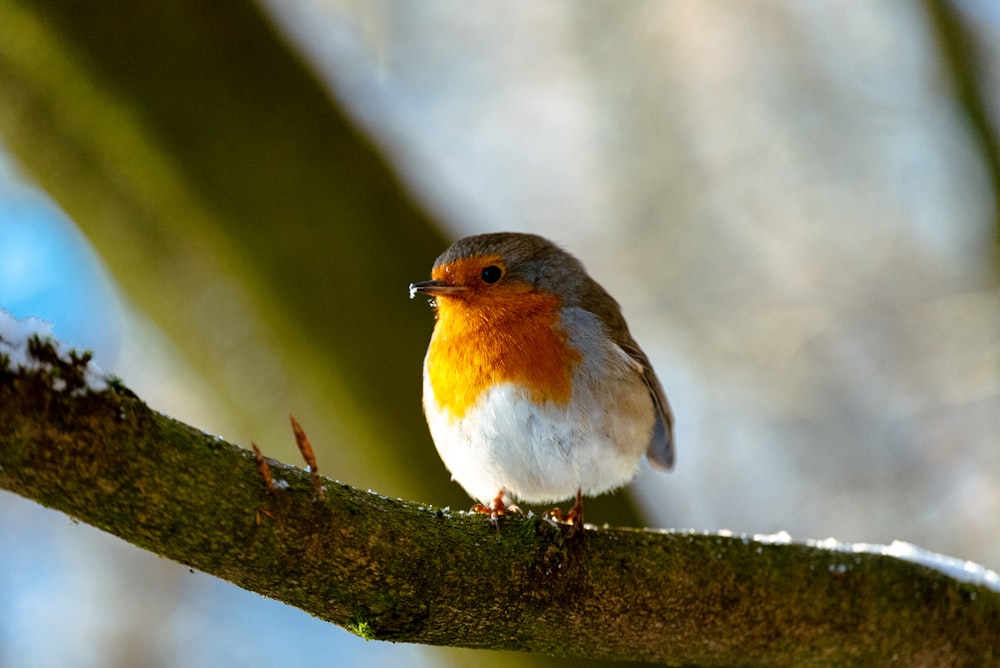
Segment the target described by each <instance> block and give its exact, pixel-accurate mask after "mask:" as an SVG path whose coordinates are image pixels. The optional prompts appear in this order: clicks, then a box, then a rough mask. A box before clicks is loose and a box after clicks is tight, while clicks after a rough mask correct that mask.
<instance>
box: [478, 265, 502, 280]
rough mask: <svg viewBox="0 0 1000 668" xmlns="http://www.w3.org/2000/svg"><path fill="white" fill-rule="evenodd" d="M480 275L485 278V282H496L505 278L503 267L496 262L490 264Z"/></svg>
mask: <svg viewBox="0 0 1000 668" xmlns="http://www.w3.org/2000/svg"><path fill="white" fill-rule="evenodd" d="M480 277H481V278H482V279H483V283H490V284H492V283H496V282H497V281H499V280H500V279H501V278H503V269H501V268H500V267H498V266H496V265H495V264H491V265H490V266H488V267H486V268H485V269H483V273H482V274H480Z"/></svg>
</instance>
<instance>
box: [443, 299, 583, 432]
mask: <svg viewBox="0 0 1000 668" xmlns="http://www.w3.org/2000/svg"><path fill="white" fill-rule="evenodd" d="M484 297H485V296H484ZM484 297H481V298H473V299H465V298H462V299H456V298H453V297H438V299H437V301H438V320H437V323H436V325H435V327H434V334H433V335H432V337H431V344H430V349H429V350H428V353H427V355H428V357H427V373H428V375H429V377H430V383H431V387H432V388H433V390H434V397H435V398H436V399H437V402H438V404H439V405H440V406H441V407H442V408H443V409H445V410H447V411H449V412H450V413H451V414H452V416H453V417H456V418H460V417H462V416H463V415H465V413H466V411H467V410H468V409H469V408H470V407H471V406H473V405H474V404H475V403H476V401H477V400H478V399H479V397H480V395H481V394H482V393H483V392H484V391H486V390H488V389H489V388H490V387H492V386H493V385H495V384H497V383H514V384H517V385H520V386H521V387H524V388H525V389H527V390H528V391H529V392H530V396H531V398H532V400H534V401H535V402H537V403H545V402H553V403H556V404H563V405H565V404H566V403H567V402H568V401H569V399H570V396H571V394H572V389H573V388H572V377H573V367H574V366H575V365H576V364H578V363H579V362H580V359H581V358H580V353H579V352H577V351H576V350H575V349H573V348H571V347H570V346H569V345H568V343H567V336H566V333H565V332H564V331H563V330H562V328H561V327H560V324H559V314H558V308H559V299H558V297H554V296H551V295H543V294H538V293H534V292H520V291H517V292H512V293H510V294H503V295H502V297H500V295H499V294H498V295H497V296H496V297H494V296H491V298H490V299H485V298H484Z"/></svg>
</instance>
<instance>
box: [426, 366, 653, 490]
mask: <svg viewBox="0 0 1000 668" xmlns="http://www.w3.org/2000/svg"><path fill="white" fill-rule="evenodd" d="M619 389H620V388H619ZM609 401H611V402H612V403H613V404H614V410H602V409H600V408H599V407H600V406H604V405H607V404H608V402H609ZM580 407H587V408H588V409H589V410H582V409H581V408H580ZM424 410H425V413H426V415H427V422H428V424H429V426H430V431H431V435H432V437H433V438H434V444H435V446H436V447H437V450H438V453H439V454H440V455H441V459H442V460H443V461H444V463H445V465H446V466H447V467H448V470H449V471H450V472H451V475H452V478H453V479H454V480H455V481H456V482H458V483H459V484H460V485H461V486H462V487H464V488H465V490H466V491H467V492H468V493H469V495H470V496H472V497H473V498H474V499H477V500H478V501H480V502H482V503H484V504H488V503H489V501H490V500H491V499H493V498H494V497H495V496H496V495H497V493H498V492H500V491H501V490H503V491H504V492H505V493H506V495H507V497H508V498H507V501H508V502H509V501H511V500H513V499H517V500H520V501H524V502H527V503H550V502H557V501H561V500H563V499H568V498H571V497H573V496H574V495H575V494H576V491H577V489H582V490H583V493H584V494H587V495H595V494H600V493H602V492H606V491H609V490H612V489H615V488H617V487H620V486H622V485H624V484H625V483H627V482H628V481H630V480H631V479H632V478H633V477H634V476H635V472H636V469H637V467H638V462H639V459H640V458H641V456H642V454H643V452H645V450H646V447H647V446H648V444H649V439H650V435H651V433H652V429H653V420H654V417H653V410H652V402H651V399H650V397H649V393H648V391H647V390H646V388H645V387H644V386H643V384H642V381H641V380H640V379H639V377H638V376H637V375H635V377H634V382H628V383H627V384H626V386H625V391H624V392H618V393H617V394H616V395H615V396H614V397H613V398H612V397H611V396H609V395H608V393H606V392H605V391H602V389H601V388H599V387H588V386H586V383H576V384H575V385H574V394H573V400H571V401H570V402H569V403H568V404H567V405H565V406H559V405H556V404H553V403H548V404H545V405H543V406H539V405H537V404H535V403H533V402H532V401H531V400H530V399H529V398H528V393H527V391H526V390H524V389H523V388H520V387H517V386H515V385H512V384H504V385H498V386H496V387H493V388H492V389H490V390H488V391H486V392H484V393H483V395H482V396H480V397H479V400H478V401H477V402H476V404H475V405H474V406H473V407H472V408H470V409H469V410H468V411H467V412H466V414H465V415H464V416H463V417H462V418H459V419H453V418H452V417H451V416H450V415H449V414H447V413H446V412H445V411H442V410H441V408H440V407H439V405H438V402H437V401H436V399H435V398H434V394H433V389H432V388H431V387H430V383H429V382H427V380H426V374H425V382H424Z"/></svg>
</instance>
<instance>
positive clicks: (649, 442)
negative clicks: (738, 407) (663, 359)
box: [410, 232, 674, 527]
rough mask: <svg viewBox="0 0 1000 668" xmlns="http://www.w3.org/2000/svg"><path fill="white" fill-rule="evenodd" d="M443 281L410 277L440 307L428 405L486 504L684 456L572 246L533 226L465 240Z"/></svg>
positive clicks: (578, 518) (459, 471)
mask: <svg viewBox="0 0 1000 668" xmlns="http://www.w3.org/2000/svg"><path fill="white" fill-rule="evenodd" d="M431 277H432V280H430V281H423V282H421V283H413V284H411V285H410V297H411V298H412V297H414V296H416V295H417V294H418V293H419V294H424V295H429V296H430V297H431V305H432V306H433V307H434V308H435V310H436V312H437V321H436V323H435V325H434V333H433V334H432V336H431V342H430V346H429V347H428V349H427V356H426V357H425V358H424V389H423V393H424V397H423V404H424V413H425V415H426V416H427V423H428V425H429V427H430V432H431V436H432V437H433V439H434V444H435V446H436V447H437V451H438V454H440V456H441V459H442V460H443V461H444V463H445V466H447V467H448V470H449V471H450V472H451V474H452V478H453V479H454V480H455V481H457V482H458V483H459V484H460V485H461V486H462V487H463V488H464V489H465V491H466V492H468V493H469V495H470V496H472V498H473V499H475V500H476V501H478V503H477V504H476V505H475V506H474V507H473V510H474V511H476V512H481V513H485V514H489V515H490V517H491V521H492V522H493V523H494V524H496V523H497V518H498V517H500V516H502V515H504V514H507V513H509V512H511V511H518V509H517V507H516V506H514V505H512V504H513V502H514V501H515V500H519V501H522V502H525V503H550V502H559V501H562V500H564V499H571V498H573V497H574V495H575V497H576V503H575V505H574V506H573V507H572V509H571V510H570V511H569V513H568V514H567V515H566V516H565V517H563V516H562V513H561V512H559V511H558V510H554V511H552V512H553V515H554V516H555V517H556V518H558V519H562V520H564V521H571V522H573V524H574V525H575V526H577V527H582V526H583V495H585V494H586V495H588V496H594V495H597V494H601V493H603V492H607V491H609V490H612V489H615V488H618V487H621V486H622V485H624V484H626V483H628V482H629V481H630V480H631V479H632V478H633V477H634V476H635V474H636V471H637V469H638V464H639V459H640V458H641V456H642V453H643V452H645V453H646V456H647V457H648V458H649V461H650V463H652V464H653V466H655V467H656V468H659V469H663V470H669V469H671V468H672V467H673V464H674V441H673V414H672V413H671V410H670V405H669V404H668V403H667V398H666V396H665V395H664V393H663V388H662V387H661V386H660V381H659V380H658V379H657V377H656V373H655V372H654V371H653V367H652V366H651V365H650V363H649V359H648V358H647V357H646V355H645V353H643V352H642V350H641V349H640V348H639V345H638V344H637V343H636V342H635V339H633V338H632V335H631V334H629V331H628V326H627V325H626V324H625V319H624V318H623V317H622V314H621V308H620V307H619V305H618V302H616V301H615V300H614V299H613V298H612V297H611V295H609V294H608V293H607V292H606V291H605V290H604V288H602V287H601V286H600V285H598V283H597V282H596V281H594V280H593V279H592V278H591V277H590V276H589V275H588V274H587V271H586V270H585V269H584V267H583V264H581V263H580V261H579V260H577V259H576V258H575V257H573V256H572V255H570V254H569V253H567V252H566V251H564V250H563V249H561V248H560V247H558V246H556V245H555V244H554V243H552V242H551V241H548V240H547V239H544V238H542V237H540V236H538V235H535V234H518V233H512V232H501V233H495V234H480V235H476V236H471V237H466V238H464V239H460V240H459V241H456V242H455V243H454V244H452V245H451V246H450V247H449V248H448V249H447V250H445V252H444V253H443V254H442V255H441V256H440V257H438V259H437V260H436V261H435V263H434V267H433V269H432V271H431Z"/></svg>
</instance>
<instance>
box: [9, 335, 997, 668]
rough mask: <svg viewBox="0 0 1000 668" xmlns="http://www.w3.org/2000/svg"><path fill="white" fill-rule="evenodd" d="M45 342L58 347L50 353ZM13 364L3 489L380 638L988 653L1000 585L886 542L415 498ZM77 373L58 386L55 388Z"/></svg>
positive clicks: (735, 650)
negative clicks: (835, 543) (343, 479)
mask: <svg viewBox="0 0 1000 668" xmlns="http://www.w3.org/2000/svg"><path fill="white" fill-rule="evenodd" d="M37 350H38V347H37V346H36V351H37ZM34 356H35V358H36V359H39V360H40V361H42V362H43V363H41V364H39V365H36V366H38V367H39V368H38V369H36V370H28V369H25V368H23V367H22V368H19V369H11V368H7V367H8V361H7V360H5V361H4V363H3V368H0V487H2V488H4V489H7V490H10V491H13V492H15V493H17V494H20V495H22V496H25V497H27V498H30V499H34V500H35V501H37V502H39V503H41V504H43V505H46V506H48V507H51V508H54V509H57V510H60V511H62V512H64V513H67V514H69V515H71V516H73V517H75V518H77V519H79V520H80V521H83V522H87V523H89V524H93V525H94V526H97V527H99V528H101V529H104V530H105V531H108V532H110V533H112V534H114V535H116V536H119V537H121V538H123V539H125V540H127V541H129V542H131V543H134V544H135V545H138V546H140V547H142V548H145V549H147V550H150V551H152V552H155V553H156V554H158V555H161V556H164V557H167V558H170V559H174V560H176V561H178V562H181V563H183V564H187V565H189V566H191V567H194V568H198V569H201V570H203V571H205V572H207V573H211V574H213V575H216V576H218V577H220V578H223V579H225V580H228V581H230V582H233V583H235V584H237V585H239V586H241V587H243V588H245V589H248V590H251V591H255V592H258V593H260V594H262V595H264V596H268V597H271V598H274V599H277V600H280V601H283V602H285V603H288V604H290V605H294V606H297V607H299V608H302V609H303V610H305V611H307V612H309V613H311V614H313V615H316V616H318V617H321V618H323V619H325V620H328V621H330V622H333V623H335V624H338V625H340V626H342V627H344V628H346V629H348V630H351V631H353V632H355V633H358V634H360V635H363V636H364V637H366V638H373V639H383V640H392V641H397V642H412V643H424V644H431V645H450V646H460V647H472V648H491V649H516V650H522V651H527V652H542V653H546V654H552V655H557V656H566V657H581V658H582V657H588V658H614V659H630V660H643V661H659V662H663V663H668V664H671V665H690V666H721V665H729V666H732V665H741V666H810V665H816V666H819V665H822V666H831V665H852V666H855V665H883V664H886V663H889V662H897V663H899V665H914V666H915V665H926V666H930V665H933V666H984V665H992V664H994V663H996V662H997V661H998V660H1000V645H998V643H997V638H998V637H1000V594H998V593H997V592H994V591H990V590H989V589H987V588H985V587H982V586H976V585H971V584H963V583H959V582H956V581H955V580H953V579H951V578H949V577H948V576H946V575H944V574H942V573H939V572H937V571H933V570H930V569H927V568H924V567H922V566H919V565H916V564H913V563H910V562H907V561H903V560H899V559H895V558H892V557H887V556H884V555H876V554H851V555H849V556H848V555H846V554H844V553H840V552H835V551H828V550H823V549H817V548H812V547H807V546H803V545H787V544H785V545H773V544H768V543H760V542H756V541H752V540H748V539H740V538H738V537H737V538H732V537H725V536H713V535H693V534H677V533H662V532H654V531H645V530H625V529H600V530H587V531H585V532H582V533H580V532H577V533H575V534H574V533H572V532H571V531H570V529H569V528H568V527H565V526H561V525H555V524H552V523H550V522H548V521H546V520H542V519H539V518H537V517H532V518H509V519H505V520H504V521H503V523H502V524H501V526H500V528H499V530H497V529H494V528H492V527H491V526H490V524H489V522H488V521H486V520H485V519H484V518H482V517H479V516H471V515H466V514H463V513H452V512H451V511H449V510H448V509H436V508H431V507H425V506H420V505H416V504H413V503H407V502H404V501H399V500H396V501H393V500H391V499H388V498H385V497H381V496H378V495H376V494H374V493H372V492H363V491H360V490H357V489H354V488H352V487H349V486H347V485H345V484H342V483H335V482H333V481H330V480H325V481H324V482H325V490H326V498H325V500H324V501H323V502H316V501H315V500H314V495H313V488H312V485H311V482H310V478H309V475H308V474H306V473H305V472H304V471H302V470H300V469H296V468H293V467H289V466H284V465H281V464H279V463H278V462H276V461H271V462H270V467H271V472H272V475H273V477H274V478H275V479H277V480H279V481H281V483H279V484H278V485H277V489H276V493H275V494H274V495H273V496H271V495H269V494H268V492H267V490H266V488H265V485H264V483H263V480H262V477H261V473H260V471H259V470H258V468H257V465H256V463H255V460H254V456H253V455H252V454H251V453H250V452H249V451H246V450H243V449H241V448H239V447H237V446H235V445H232V444H230V443H226V442H224V441H222V440H221V439H218V438H215V437H212V436H210V435H208V434H206V433H204V432H202V431H199V430H198V429H195V428H192V427H189V426H187V425H184V424H181V423H179V422H177V421H175V420H172V419H170V418H168V417H166V416H164V415H162V414H159V413H156V412H155V411H153V410H150V409H149V408H148V407H147V406H146V405H145V404H144V403H143V402H142V401H141V400H140V399H138V398H136V397H135V396H134V395H133V394H132V393H131V392H129V391H128V390H127V389H125V388H124V387H123V386H121V385H120V384H118V383H114V384H112V387H111V388H110V389H107V390H104V391H99V392H93V391H89V390H86V389H81V387H82V382H81V380H80V379H79V378H78V377H77V376H78V375H79V374H80V373H81V371H80V370H81V368H82V367H83V366H85V365H86V363H87V358H86V356H76V357H69V358H67V359H62V360H59V359H57V358H56V357H55V356H54V355H53V354H52V351H51V350H48V349H44V347H43V349H42V353H41V354H40V353H38V352H36V353H35V355H34ZM56 387H58V388H60V389H54V388H56Z"/></svg>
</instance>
